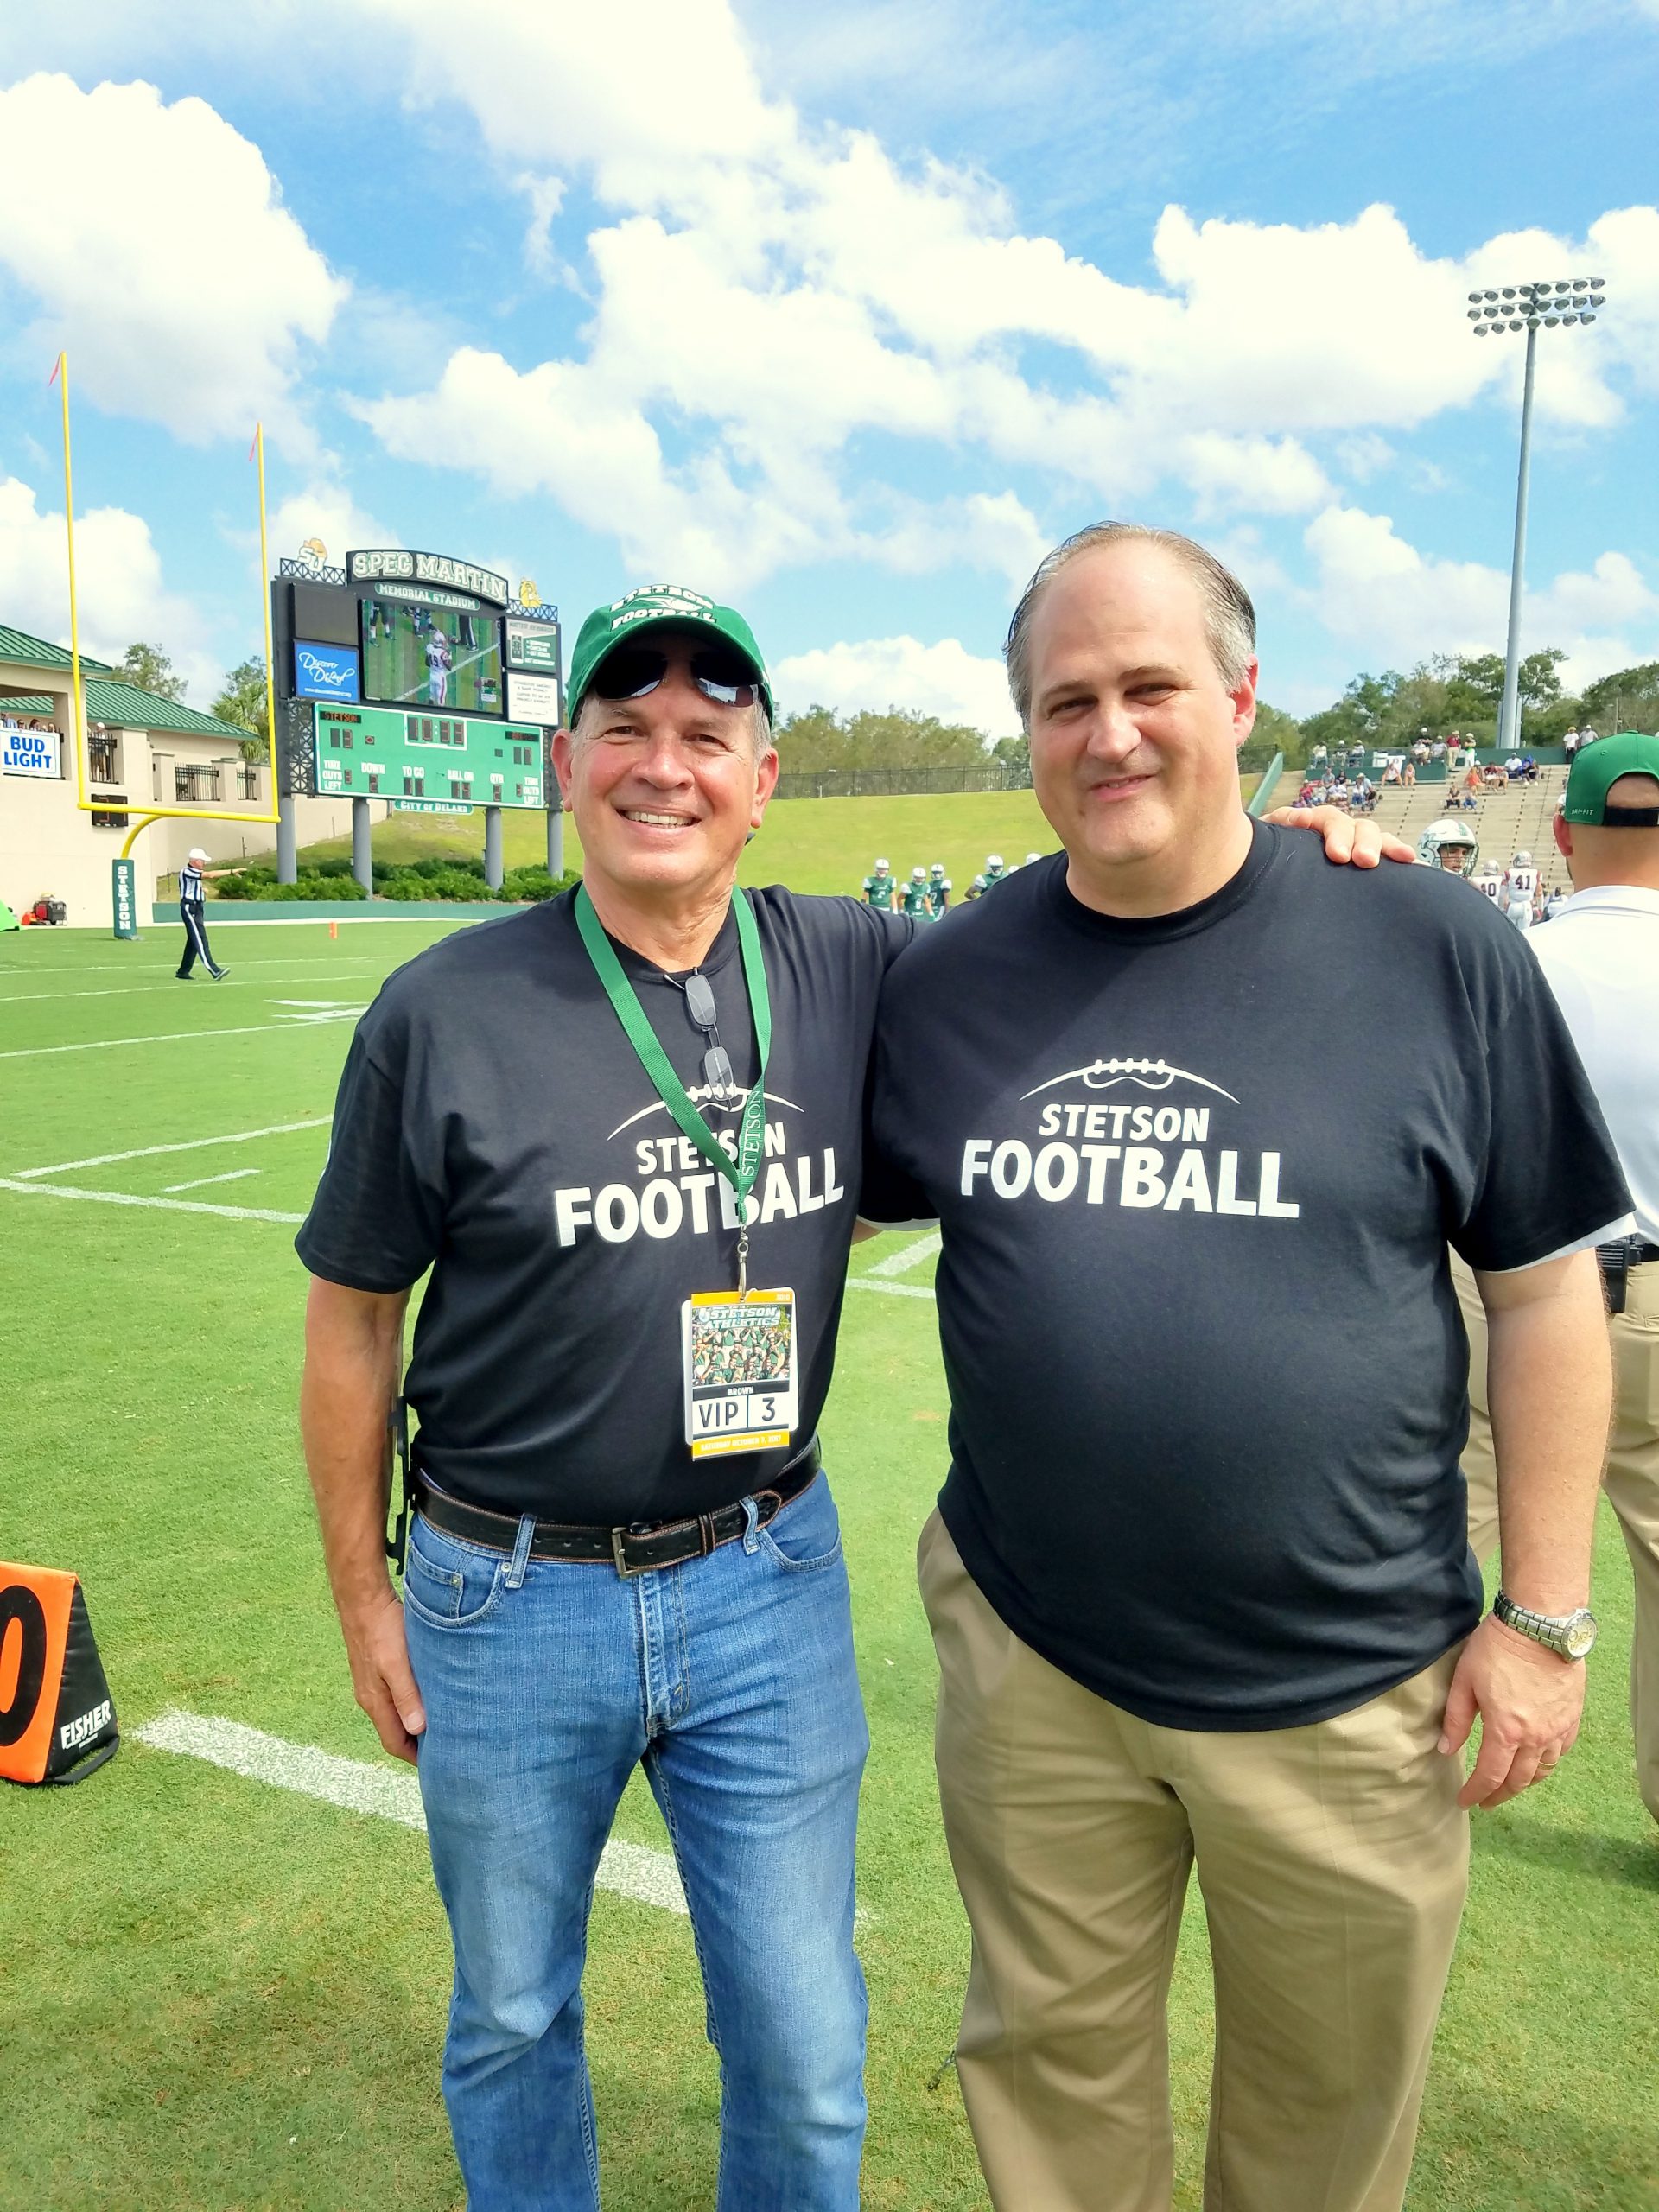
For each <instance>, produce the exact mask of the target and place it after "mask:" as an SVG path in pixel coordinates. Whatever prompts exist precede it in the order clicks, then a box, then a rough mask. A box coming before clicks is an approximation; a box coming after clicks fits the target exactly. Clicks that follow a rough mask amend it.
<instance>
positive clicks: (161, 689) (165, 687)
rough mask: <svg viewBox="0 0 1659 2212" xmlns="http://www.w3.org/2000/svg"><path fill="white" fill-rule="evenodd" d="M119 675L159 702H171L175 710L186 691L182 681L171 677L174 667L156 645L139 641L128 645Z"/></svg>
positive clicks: (185, 685)
mask: <svg viewBox="0 0 1659 2212" xmlns="http://www.w3.org/2000/svg"><path fill="white" fill-rule="evenodd" d="M121 674H122V676H123V677H124V679H125V680H126V682H127V683H133V684H136V685H137V688H138V689H139V690H141V691H149V692H153V693H154V695H155V696H156V698H158V699H171V700H172V701H173V702H174V704H175V706H176V705H177V704H178V702H180V701H181V699H182V698H183V696H184V695H185V692H186V690H188V688H189V687H188V684H187V683H186V682H185V679H184V678H183V677H181V676H175V675H174V673H173V663H172V661H171V659H170V658H168V655H167V654H166V653H164V652H162V649H161V647H160V646H159V645H144V644H143V642H142V641H141V642H140V643H138V644H137V645H129V646H128V647H127V650H126V651H125V652H124V653H123V654H122V656H121Z"/></svg>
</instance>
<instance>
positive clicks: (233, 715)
mask: <svg viewBox="0 0 1659 2212" xmlns="http://www.w3.org/2000/svg"><path fill="white" fill-rule="evenodd" d="M213 713H214V714H215V715H218V717H219V721H222V722H234V723H235V724H236V726H237V728H238V729H245V730H246V731H247V732H248V733H249V734H248V736H247V737H246V738H245V740H244V741H243V745H242V758H243V759H244V760H264V759H266V758H267V756H268V753H269V750H270V745H269V740H268V739H267V736H266V733H265V661H264V654H263V653H254V654H253V655H251V658H249V659H247V660H244V661H238V663H237V664H236V666H235V667H234V668H232V669H231V670H229V671H227V672H226V677H225V688H224V690H222V691H221V692H220V693H219V696H218V698H217V699H215V700H214V702H213Z"/></svg>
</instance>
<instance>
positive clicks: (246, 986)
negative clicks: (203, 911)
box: [0, 960, 379, 1006]
mask: <svg viewBox="0 0 1659 2212" xmlns="http://www.w3.org/2000/svg"><path fill="white" fill-rule="evenodd" d="M236 964H237V966H238V968H242V967H247V968H252V967H255V966H257V963H256V962H254V961H251V960H248V961H242V960H238V962H237V963H236ZM313 964H314V965H315V966H317V967H323V966H326V965H327V964H328V963H325V962H322V961H317V962H315V963H313ZM378 964H379V963H378V962H377V961H372V960H352V961H342V962H341V963H340V968H341V969H345V970H346V973H348V974H350V973H352V972H353V971H354V970H356V969H359V968H367V969H370V970H371V972H372V970H373V969H375V968H376V967H377V966H378ZM294 972H295V971H294V970H293V969H289V974H290V975H291V974H293V973H294ZM336 972H337V973H338V972H339V971H338V970H336ZM174 981H175V982H177V981H178V978H177V977H176V976H175V977H174ZM282 981H283V977H282V976H235V977H232V978H231V979H229V982H228V988H230V989H231V990H233V991H246V990H256V989H257V990H268V989H269V988H270V986H271V984H273V983H280V982H282ZM166 988H167V985H166V984H165V983H131V984H129V985H128V987H127V988H126V989H125V990H123V989H121V988H120V987H119V986H118V985H116V984H111V987H110V988H108V989H107V990H99V991H0V1006H45V1005H46V1004H47V1003H48V1001H50V1000H54V999H141V998H143V997H144V996H146V995H148V994H150V993H155V992H160V991H164V990H165V989H166ZM278 1003H279V1004H280V1003H281V1001H278Z"/></svg>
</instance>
